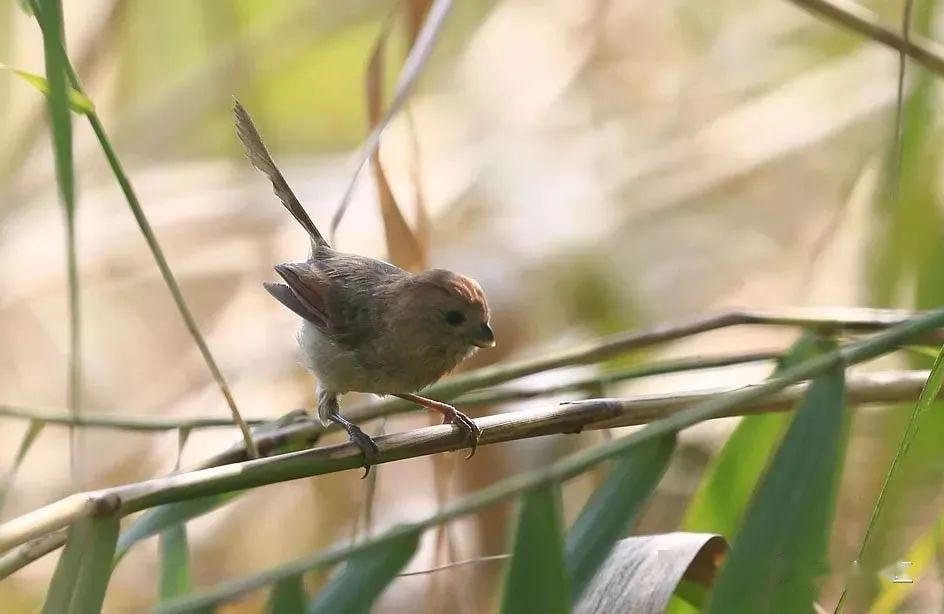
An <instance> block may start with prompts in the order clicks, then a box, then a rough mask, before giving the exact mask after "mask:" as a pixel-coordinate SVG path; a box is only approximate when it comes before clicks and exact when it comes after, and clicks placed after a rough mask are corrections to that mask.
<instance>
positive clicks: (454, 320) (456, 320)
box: [443, 309, 465, 326]
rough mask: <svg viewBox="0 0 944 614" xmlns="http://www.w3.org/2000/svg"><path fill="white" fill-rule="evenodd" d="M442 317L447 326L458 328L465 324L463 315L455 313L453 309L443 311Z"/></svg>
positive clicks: (459, 312)
mask: <svg viewBox="0 0 944 614" xmlns="http://www.w3.org/2000/svg"><path fill="white" fill-rule="evenodd" d="M443 317H445V318H446V323H447V324H449V326H459V325H461V324H462V323H463V322H465V315H463V313H462V312H461V311H456V310H455V309H450V310H449V311H444V312H443Z"/></svg>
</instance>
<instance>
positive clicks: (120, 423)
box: [0, 405, 267, 431]
mask: <svg viewBox="0 0 944 614" xmlns="http://www.w3.org/2000/svg"><path fill="white" fill-rule="evenodd" d="M0 417H2V418H19V419H24V420H39V421H42V422H46V423H48V424H64V425H69V424H72V425H75V426H84V427H92V428H107V429H116V430H124V431H173V430H178V429H190V430H192V429H201V428H219V427H231V426H233V421H232V420H230V419H229V418H210V417H197V418H157V417H150V416H131V415H121V414H96V413H89V412H83V413H82V414H81V415H80V416H72V415H70V414H68V413H65V412H61V411H49V410H42V409H36V408H33V407H19V406H16V405H0ZM266 421H267V419H266V418H249V419H248V420H247V421H246V422H247V423H248V424H250V425H257V424H263V423H265V422H266Z"/></svg>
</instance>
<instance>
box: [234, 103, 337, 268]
mask: <svg viewBox="0 0 944 614" xmlns="http://www.w3.org/2000/svg"><path fill="white" fill-rule="evenodd" d="M233 117H234V118H235V123H236V134H237V135H238V136H239V140H240V141H242V143H243V147H245V148H246V155H247V156H248V157H249V161H250V162H252V165H253V166H255V167H256V168H257V169H259V170H260V171H262V172H263V173H265V174H266V176H267V177H268V178H269V181H271V182H272V190H273V191H274V192H275V195H276V196H278V197H279V200H281V201H282V204H283V205H285V208H286V209H288V211H289V213H291V214H292V216H293V217H294V218H295V219H296V220H298V223H299V224H301V225H302V228H304V229H305V231H306V232H307V233H308V236H310V237H311V248H312V254H314V251H315V250H316V249H317V248H318V247H322V246H324V247H328V242H327V241H326V240H325V238H324V237H323V236H321V233H320V232H319V231H318V227H317V226H315V223H314V222H312V221H311V218H310V217H309V216H308V212H306V211H305V209H304V208H303V207H302V205H301V203H300V202H298V198H296V197H295V193H294V192H292V188H290V187H289V186H288V182H287V181H285V177H283V176H282V172H281V171H280V170H279V167H277V166H276V165H275V161H274V160H272V156H270V155H269V150H268V149H266V146H265V143H263V142H262V137H261V136H260V135H259V131H258V130H256V127H255V125H253V123H252V118H251V117H249V113H248V112H246V109H244V108H243V105H241V104H239V101H238V100H236V98H233Z"/></svg>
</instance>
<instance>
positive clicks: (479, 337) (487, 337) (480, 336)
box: [472, 322, 495, 348]
mask: <svg viewBox="0 0 944 614" xmlns="http://www.w3.org/2000/svg"><path fill="white" fill-rule="evenodd" d="M472 343H474V344H475V345H477V346H478V347H480V348H493V347H495V333H494V332H492V327H491V326H489V325H488V322H486V323H485V324H483V325H482V328H480V329H479V330H478V333H477V334H476V336H475V339H473V340H472Z"/></svg>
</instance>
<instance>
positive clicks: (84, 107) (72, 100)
mask: <svg viewBox="0 0 944 614" xmlns="http://www.w3.org/2000/svg"><path fill="white" fill-rule="evenodd" d="M0 70H8V71H10V72H11V73H13V74H14V75H16V76H18V77H20V78H21V79H23V80H24V81H26V82H27V83H29V84H30V85H32V86H33V87H35V88H36V89H37V90H39V91H40V92H42V93H43V94H44V95H46V96H48V95H49V81H47V80H46V79H44V78H43V77H41V76H39V75H37V74H35V73H31V72H28V71H25V70H20V69H19V68H13V67H12V66H7V65H6V64H4V63H3V62H0ZM69 108H71V109H72V110H73V111H75V112H76V113H82V114H86V113H91V112H92V111H94V110H95V105H94V104H93V103H92V101H91V100H90V99H89V97H88V96H86V95H85V94H83V93H82V92H80V91H78V90H76V89H74V88H71V87H70V88H69Z"/></svg>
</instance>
